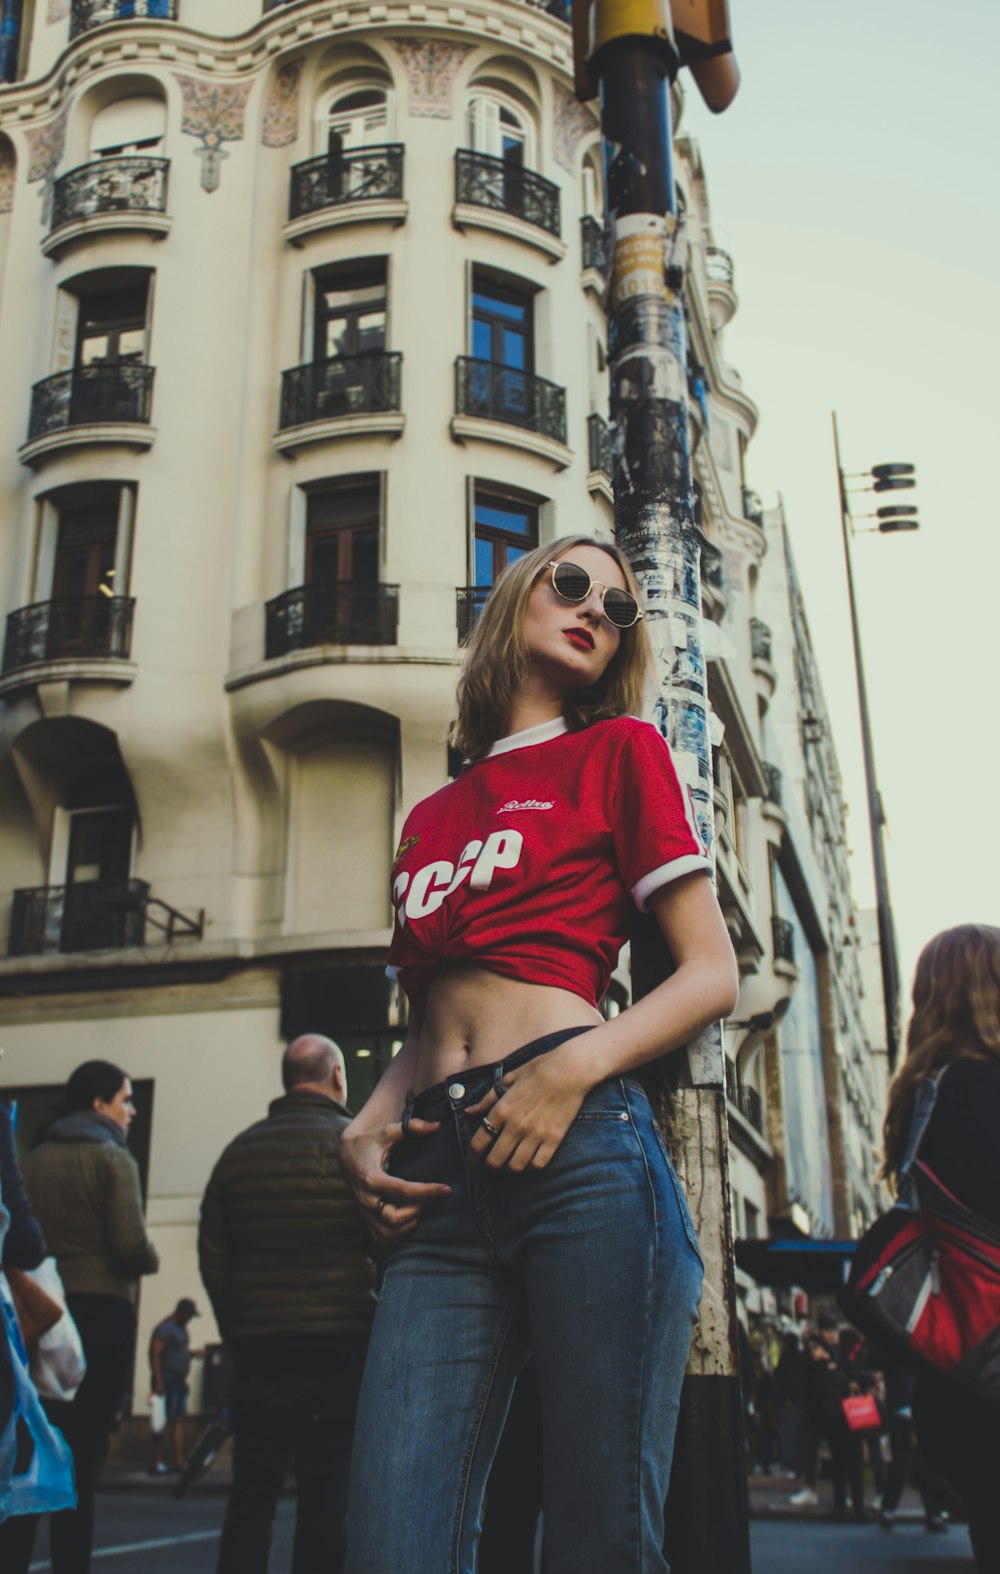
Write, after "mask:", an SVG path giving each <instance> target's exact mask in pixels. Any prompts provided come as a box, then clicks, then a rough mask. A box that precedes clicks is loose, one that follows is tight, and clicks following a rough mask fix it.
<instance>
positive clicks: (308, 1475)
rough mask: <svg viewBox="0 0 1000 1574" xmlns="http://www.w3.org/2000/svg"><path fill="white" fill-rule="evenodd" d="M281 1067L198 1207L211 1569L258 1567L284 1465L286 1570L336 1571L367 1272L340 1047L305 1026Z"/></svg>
mask: <svg viewBox="0 0 1000 1574" xmlns="http://www.w3.org/2000/svg"><path fill="white" fill-rule="evenodd" d="M281 1074H282V1081H283V1083H284V1086H285V1095H284V1097H283V1098H279V1099H276V1100H275V1101H274V1103H273V1104H272V1105H271V1106H270V1109H269V1110H268V1114H267V1118H266V1119H265V1120H260V1121H258V1122H257V1123H256V1124H255V1125H253V1126H251V1127H249V1129H248V1130H246V1131H244V1132H241V1134H240V1135H239V1136H238V1137H236V1138H235V1139H234V1140H233V1141H232V1142H231V1143H230V1144H229V1146H228V1148H226V1150H225V1152H224V1153H223V1154H222V1157H221V1158H220V1159H219V1161H218V1163H217V1164H216V1166H215V1169H214V1170H213V1172H212V1176H211V1179H210V1181H209V1183H208V1189H207V1190H206V1192H205V1197H204V1200H203V1202H202V1208H201V1226H200V1229H199V1233H198V1255H199V1261H200V1264H201V1276H202V1279H203V1280H204V1284H205V1289H206V1290H207V1291H208V1295H209V1299H210V1300H211V1302H212V1307H213V1310H214V1312H215V1318H216V1322H217V1323H218V1326H219V1332H220V1334H221V1335H222V1338H223V1340H224V1341H225V1343H226V1345H227V1347H228V1349H229V1351H230V1353H231V1355H232V1358H233V1385H232V1392H231V1398H230V1414H231V1418H232V1424H233V1486H232V1491H231V1493H230V1497H229V1503H228V1506H227V1509H226V1518H225V1524H224V1526H223V1532H222V1546H221V1549H220V1553H219V1564H218V1568H219V1574H267V1564H268V1554H269V1551H270V1546H271V1535H272V1531H273V1525H274V1514H275V1509H276V1508H277V1504H278V1497H279V1494H280V1492H281V1489H282V1486H283V1485H284V1481H285V1477H286V1475H287V1473H288V1469H289V1466H290V1465H291V1464H293V1463H294V1466H295V1477H296V1485H297V1493H298V1503H297V1513H296V1523H295V1552H294V1557H293V1562H292V1571H293V1574H339V1571H340V1570H342V1568H343V1564H344V1522H345V1516H346V1509H347V1486H348V1470H349V1463H350V1453H351V1440H352V1436H353V1431H354V1414H355V1410H356V1408H357V1398H358V1390H359V1388H360V1384H361V1372H362V1368H363V1366H364V1357H365V1348H366V1346H367V1343H368V1331H369V1327H370V1324H371V1319H372V1313H373V1312H374V1309H375V1308H374V1298H373V1289H372V1280H373V1270H372V1264H371V1261H370V1257H369V1251H370V1248H369V1244H368V1237H367V1235H366V1232H365V1228H364V1225H363V1224H362V1222H361V1217H360V1215H359V1213H358V1210H357V1208H356V1206H355V1203H354V1199H353V1197H352V1195H351V1192H350V1189H349V1187H348V1185H347V1182H346V1181H345V1180H344V1178H343V1176H342V1174H341V1171H340V1165H339V1162H338V1155H339V1148H340V1136H341V1133H342V1131H343V1130H344V1128H345V1127H346V1126H347V1125H348V1123H349V1121H350V1118H351V1116H350V1112H349V1110H348V1108H347V1074H346V1071H345V1068H344V1057H343V1055H342V1054H341V1052H340V1050H339V1048H338V1047H337V1045H336V1044H334V1043H332V1042H331V1040H330V1039H328V1038H321V1037H319V1036H318V1035H315V1034H308V1035H306V1036H304V1037H302V1038H298V1039H296V1040H295V1042H294V1043H292V1044H290V1045H289V1046H288V1049H287V1050H286V1051H285V1055H284V1058H283V1060H282V1064H281ZM386 1424H387V1425H401V1424H403V1421H402V1418H401V1417H399V1416H396V1417H391V1416H387V1417H386ZM391 1490H392V1483H391V1482H387V1483H386V1491H387V1492H390V1491H391ZM374 1511H375V1512H377V1506H376V1509H375V1510H374Z"/></svg>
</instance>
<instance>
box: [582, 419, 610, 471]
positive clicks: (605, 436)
mask: <svg viewBox="0 0 1000 1574" xmlns="http://www.w3.org/2000/svg"><path fill="white" fill-rule="evenodd" d="M587 463H588V464H589V466H590V468H591V470H599V471H601V472H602V473H603V474H604V475H606V476H607V478H608V480H609V481H610V480H611V474H612V471H611V465H612V459H611V428H610V426H609V425H608V423H607V421H606V420H605V419H604V417H603V416H602V415H598V414H597V412H596V411H595V412H594V414H593V415H588V417H587Z"/></svg>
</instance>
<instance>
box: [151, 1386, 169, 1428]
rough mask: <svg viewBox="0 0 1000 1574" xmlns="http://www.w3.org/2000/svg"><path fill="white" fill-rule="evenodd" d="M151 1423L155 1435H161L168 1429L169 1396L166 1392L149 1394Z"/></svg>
mask: <svg viewBox="0 0 1000 1574" xmlns="http://www.w3.org/2000/svg"><path fill="white" fill-rule="evenodd" d="M149 1425H150V1428H151V1430H152V1433H153V1436H154V1437H159V1436H160V1435H161V1434H162V1433H163V1432H165V1431H166V1430H167V1396H166V1394H150V1396H149Z"/></svg>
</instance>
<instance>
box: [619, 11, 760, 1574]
mask: <svg viewBox="0 0 1000 1574" xmlns="http://www.w3.org/2000/svg"><path fill="white" fill-rule="evenodd" d="M633 17H634V13H633ZM612 31H613V30H612ZM590 65H591V69H592V73H593V75H594V76H595V77H596V78H597V79H598V81H599V87H600V101H601V124H602V130H603V134H604V139H605V140H604V163H605V176H606V178H605V193H606V198H605V201H606V235H607V240H608V246H609V263H610V305H609V322H608V338H609V361H610V377H611V421H612V440H613V453H614V491H615V534H616V537H617V540H618V542H619V544H620V546H621V547H622V548H623V550H624V551H625V552H626V553H627V555H628V557H629V559H630V561H631V563H632V566H633V568H634V569H635V572H636V574H637V577H638V579H639V581H640V583H641V585H642V588H643V591H644V594H645V598H646V605H647V609H648V610H647V616H648V623H647V627H648V629H649V631H650V634H651V637H652V639H653V645H654V652H655V656H656V677H657V690H658V692H657V695H656V700H655V710H654V719H655V721H656V723H657V725H658V726H659V728H660V730H661V732H662V733H663V735H664V736H665V737H666V739H667V740H668V742H669V744H670V746H671V749H672V750H673V753H674V759H675V762H676V764H677V767H678V772H679V774H680V777H681V780H682V782H683V783H684V785H685V787H686V788H687V790H688V792H689V794H690V798H691V802H692V807H693V811H694V815H695V818H696V821H697V823H698V827H699V830H700V832H701V835H702V838H703V840H704V843H705V846H706V848H711V846H712V843H713V840H714V811H713V802H712V755H711V741H710V730H709V713H708V698H707V688H706V671H705V660H704V655H703V652H702V640H701V580H700V572H699V568H700V561H699V559H700V549H699V543H698V537H697V534H696V530H695V523H694V491H693V478H692V469H691V438H690V431H689V426H688V410H687V355H686V331H685V322H684V310H683V288H684V264H685V238H684V230H683V225H682V224H681V223H680V222H679V221H678V215H677V205H676V197H675V193H674V183H673V173H672V162H671V160H672V128H671V119H670V83H671V81H672V79H673V77H674V76H675V74H676V71H677V67H678V56H677V53H676V51H675V49H674V46H673V39H672V37H671V36H670V30H669V23H668V24H667V27H666V28H665V29H660V30H659V36H656V35H655V34H654V31H653V29H652V28H650V30H649V34H648V36H642V35H641V32H640V29H639V27H635V26H634V27H633V29H632V31H631V33H630V34H629V35H627V36H614V37H612V38H611V39H610V41H607V42H604V43H601V42H600V39H599V40H598V48H597V50H596V52H595V53H594V54H593V55H592V56H591V59H590ZM650 927H652V926H650ZM658 941H659V936H658V933H657V934H656V935H655V936H652V935H651V934H650V930H649V929H643V928H642V927H641V926H640V928H639V929H637V931H636V933H635V935H634V938H633V988H634V991H635V993H636V994H641V993H644V992H645V991H646V990H647V989H649V988H651V987H653V985H654V984H656V983H657V982H659V980H660V979H662V978H663V977H665V976H666V975H667V973H668V972H669V971H670V967H671V963H670V960H669V957H668V956H667V954H666V949H665V947H664V946H663V945H662V942H659V943H657V942H658ZM671 1124H672V1137H673V1141H672V1146H673V1148H674V1153H675V1158H676V1159H677V1161H678V1168H679V1170H680V1171H681V1180H682V1182H683V1183H684V1186H685V1189H686V1191H687V1195H688V1197H689V1198H690V1200H691V1203H692V1208H693V1212H694V1215H695V1221H696V1224H697V1227H698V1234H699V1237H700V1240H701V1247H702V1252H703V1255H704V1258H705V1269H706V1272H705V1286H704V1291H703V1294H702V1301H701V1308H700V1314H699V1321H698V1324H697V1327H696V1330H695V1335H694V1341H693V1345H692V1350H691V1355H690V1358H689V1362H688V1369H687V1376H686V1378H685V1384H684V1393H683V1397H682V1401H681V1413H680V1421H679V1425H678V1432H677V1443H676V1447H675V1453H674V1467H673V1475H672V1479H671V1489H670V1499H669V1503H668V1509H667V1534H666V1552H667V1556H668V1557H669V1559H670V1563H671V1567H672V1569H673V1570H674V1574H743V1571H747V1570H749V1568H750V1547H749V1533H748V1523H747V1502H746V1478H745V1468H744V1451H743V1438H742V1406H741V1401H740V1384H739V1375H738V1364H737V1362H738V1357H737V1344H736V1286H735V1276H734V1263H733V1243H732V1232H731V1220H730V1210H729V1157H728V1138H729V1127H728V1121H727V1114H726V1097H725V1078H724V1061H723V1047H722V1032H721V1025H718V1024H717V1025H716V1026H715V1027H713V1028H711V1029H710V1030H709V1031H707V1032H706V1033H704V1034H702V1035H701V1037H700V1038H699V1039H698V1040H697V1042H694V1043H692V1044H691V1045H689V1047H688V1051H687V1056H686V1065H685V1066H684V1067H683V1070H682V1072H681V1076H680V1079H679V1085H678V1086H677V1088H676V1089H675V1091H674V1095H673V1116H672V1122H671Z"/></svg>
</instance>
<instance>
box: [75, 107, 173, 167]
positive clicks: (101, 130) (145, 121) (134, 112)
mask: <svg viewBox="0 0 1000 1574" xmlns="http://www.w3.org/2000/svg"><path fill="white" fill-rule="evenodd" d="M166 113H167V112H166V105H165V104H164V103H163V102H162V100H160V99H157V98H153V97H151V96H141V97H140V96H133V97H130V98H119V99H116V100H115V102H114V103H113V104H106V105H105V106H104V108H103V109H100V110H98V112H97V114H96V115H95V116H94V119H93V123H92V124H91V128H90V150H91V154H92V156H93V157H94V158H116V157H118V156H119V155H122V154H135V153H149V154H154V153H159V152H160V151H161V149H162V144H163V133H164V129H165V126H166Z"/></svg>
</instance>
